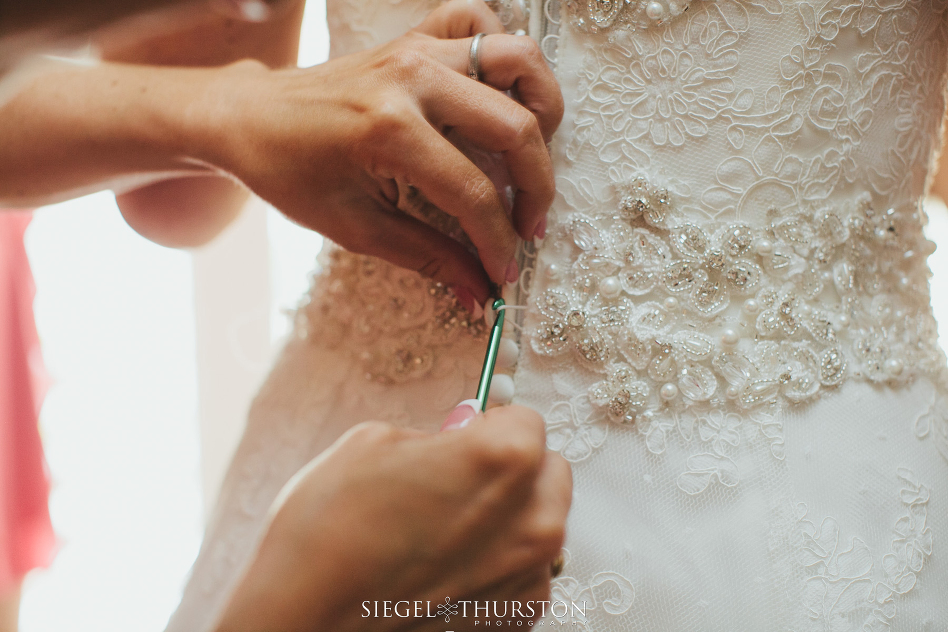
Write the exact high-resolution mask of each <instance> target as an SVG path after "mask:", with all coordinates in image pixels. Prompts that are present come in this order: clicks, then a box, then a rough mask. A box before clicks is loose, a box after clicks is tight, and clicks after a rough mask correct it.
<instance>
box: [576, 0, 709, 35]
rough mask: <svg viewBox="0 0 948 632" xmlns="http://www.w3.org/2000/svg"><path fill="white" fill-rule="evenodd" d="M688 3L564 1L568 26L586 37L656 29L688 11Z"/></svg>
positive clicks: (686, 0)
mask: <svg viewBox="0 0 948 632" xmlns="http://www.w3.org/2000/svg"><path fill="white" fill-rule="evenodd" d="M690 4H691V0H566V1H565V5H566V9H567V12H568V14H569V17H570V21H571V23H572V24H573V25H574V26H576V28H578V29H580V30H582V31H586V32H588V33H598V32H600V31H603V30H609V29H624V30H630V31H634V30H636V29H643V28H648V27H650V26H653V27H654V26H660V25H662V24H665V23H667V22H668V21H670V20H673V19H674V18H676V17H678V16H679V15H681V14H682V13H684V12H685V11H687V10H688V7H689V5H690Z"/></svg>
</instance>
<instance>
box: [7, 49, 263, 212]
mask: <svg viewBox="0 0 948 632" xmlns="http://www.w3.org/2000/svg"><path fill="white" fill-rule="evenodd" d="M241 63H242V64H251V63H254V62H241ZM233 68H234V67H233V66H231V67H225V68H165V67H162V68H159V67H152V66H136V65H124V64H113V63H104V64H100V65H97V66H95V67H91V68H84V69H77V68H69V69H65V70H63V71H57V72H50V73H48V74H45V75H43V76H41V77H39V78H37V79H36V80H35V81H34V82H33V84H31V85H30V87H28V88H27V89H25V90H24V91H23V92H21V93H20V94H19V95H17V96H16V97H15V98H14V99H12V100H10V101H8V102H7V103H6V104H5V105H4V106H3V107H2V108H0V204H2V205H5V206H36V205H39V204H44V203H49V202H54V201H59V200H63V199H67V198H69V197H73V196H75V195H77V194H81V193H86V192H91V191H94V190H99V189H105V188H117V189H119V190H122V189H125V190H128V189H131V188H134V187H135V186H141V185H142V184H145V183H149V182H153V181H157V180H161V179H165V178H168V177H171V176H174V175H199V174H212V173H214V172H215V164H216V162H217V161H216V158H217V157H219V155H220V154H219V150H220V148H221V147H222V146H223V142H224V141H225V140H226V133H227V120H228V117H229V112H230V107H229V106H230V103H232V100H231V99H229V98H228V97H227V96H226V95H224V94H223V90H224V89H225V86H227V85H228V84H227V82H226V81H223V80H222V78H223V76H224V75H226V74H228V73H229V72H232V69H233Z"/></svg>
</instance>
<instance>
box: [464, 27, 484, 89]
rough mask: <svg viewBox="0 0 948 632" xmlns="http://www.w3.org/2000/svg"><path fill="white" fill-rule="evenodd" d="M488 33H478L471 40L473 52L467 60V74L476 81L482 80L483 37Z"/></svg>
mask: <svg viewBox="0 0 948 632" xmlns="http://www.w3.org/2000/svg"><path fill="white" fill-rule="evenodd" d="M485 35H486V33H478V34H477V35H475V36H474V39H473V40H471V54H470V55H469V56H468V61H467V76H468V77H470V78H471V79H473V80H474V81H480V80H481V56H480V55H481V39H482V38H483V37H484V36H485Z"/></svg>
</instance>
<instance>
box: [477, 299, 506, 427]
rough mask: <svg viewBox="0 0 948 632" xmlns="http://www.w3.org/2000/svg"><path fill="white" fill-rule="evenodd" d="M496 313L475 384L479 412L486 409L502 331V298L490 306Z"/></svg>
mask: <svg viewBox="0 0 948 632" xmlns="http://www.w3.org/2000/svg"><path fill="white" fill-rule="evenodd" d="M491 307H492V309H493V310H494V313H495V314H496V315H495V316H494V326H493V327H491V328H490V338H489V339H488V340H487V355H486V356H484V368H482V369H481V380H480V382H478V384H477V402H478V403H479V404H480V405H481V412H484V411H486V410H487V395H488V393H490V382H491V380H492V379H494V365H496V364H497V351H498V349H500V337H501V335H502V334H503V333H504V310H503V309H502V308H503V307H504V299H502V298H498V299H497V300H495V301H494V304H493V305H492V306H491Z"/></svg>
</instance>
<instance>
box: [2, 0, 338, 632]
mask: <svg viewBox="0 0 948 632" xmlns="http://www.w3.org/2000/svg"><path fill="white" fill-rule="evenodd" d="M325 14H326V9H325V0H309V1H308V2H307V5H306V15H305V17H304V23H303V32H302V40H301V45H300V56H299V63H300V65H301V66H311V65H314V64H317V63H320V62H322V61H324V60H325V59H326V58H327V57H328V53H329V38H328V32H327V27H326V15H325ZM26 246H27V252H28V255H29V258H30V264H31V266H32V268H33V275H34V278H35V281H36V288H37V293H36V301H35V312H36V321H37V327H38V329H39V333H40V338H41V341H42V346H43V357H44V361H45V363H46V368H47V371H48V373H49V374H50V377H51V380H52V384H51V387H50V389H49V392H48V394H47V397H46V400H45V403H44V406H43V409H42V413H41V415H40V431H41V433H42V437H43V442H44V446H45V449H46V457H47V461H48V463H49V467H50V471H51V477H52V483H53V489H52V493H51V496H50V513H51V516H52V520H53V526H54V528H55V530H56V535H57V536H58V538H59V542H60V549H59V552H58V554H57V556H56V559H55V561H54V563H53V565H52V566H51V567H50V568H49V569H46V570H39V571H35V572H33V573H31V574H30V575H29V576H28V577H27V579H26V582H25V583H24V587H23V600H22V605H21V616H20V626H21V627H20V629H21V632H64V631H66V630H68V631H69V632H129V631H131V630H134V631H135V632H160V631H161V630H163V629H164V627H165V624H166V622H167V620H168V617H169V616H170V614H171V612H172V611H173V609H174V608H175V606H176V605H177V603H178V600H179V599H180V597H181V590H182V588H183V586H184V582H185V580H186V576H187V573H188V570H189V569H190V566H191V564H192V563H193V561H194V558H195V557H196V556H197V552H198V547H199V546H200V543H201V536H202V533H203V529H204V517H205V513H206V512H207V511H208V510H209V509H210V508H211V507H212V505H213V501H214V498H215V497H216V495H217V490H218V488H219V486H220V483H221V480H222V477H223V473H224V469H225V468H226V466H227V463H228V461H229V460H230V457H231V454H232V452H233V450H234V448H235V447H236V443H237V441H238V439H239V438H240V434H241V432H242V430H243V423H244V418H245V416H246V411H247V408H248V406H249V403H250V399H251V398H252V396H253V394H254V392H255V391H256V390H257V387H258V386H259V384H260V382H261V380H262V379H263V377H264V376H265V374H266V370H267V368H268V366H269V364H270V362H271V360H272V358H273V355H274V353H275V352H276V351H278V350H279V348H280V345H281V340H282V338H283V337H284V336H285V335H286V334H287V333H288V332H289V325H290V321H289V319H288V317H287V315H286V312H287V310H289V309H292V308H293V307H295V305H296V303H297V301H298V299H299V298H300V296H301V295H302V294H303V293H304V292H305V291H306V289H307V288H308V284H309V275H310V272H311V271H312V270H313V269H314V267H315V261H316V254H317V253H318V252H319V249H320V248H321V246H322V238H321V237H320V236H319V235H317V234H315V233H312V232H310V231H308V230H305V229H302V228H299V227H298V226H296V225H294V224H292V223H290V222H289V221H287V220H286V219H284V218H283V216H282V215H280V214H279V213H277V212H276V211H274V210H273V209H272V208H269V207H268V206H267V205H266V204H264V203H262V202H260V201H259V200H255V201H251V202H250V203H249V204H248V207H247V208H246V209H245V210H244V212H243V213H242V215H241V217H240V219H239V220H238V221H237V222H235V223H234V224H233V225H232V226H230V227H229V228H228V229H227V230H226V231H225V232H224V233H223V234H222V235H221V236H220V237H218V238H217V239H216V240H215V241H214V242H212V243H211V244H209V245H208V246H206V247H204V248H201V249H199V250H196V251H193V252H189V251H180V250H171V249H168V248H163V247H161V246H157V245H155V244H153V243H152V242H150V241H147V240H146V239H144V238H142V237H140V236H139V235H138V234H137V233H135V232H134V231H133V230H132V229H131V228H129V227H128V226H127V225H126V224H125V221H124V220H123V219H122V216H121V214H120V213H119V211H118V208H117V207H116V204H115V196H114V195H112V194H111V193H98V194H95V195H90V196H87V197H84V198H80V199H77V200H73V201H70V202H66V203H63V204H57V205H54V206H49V207H45V208H43V209H40V210H38V211H37V212H36V214H35V215H34V219H33V222H32V224H31V225H30V228H29V229H28V232H27V236H26Z"/></svg>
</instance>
